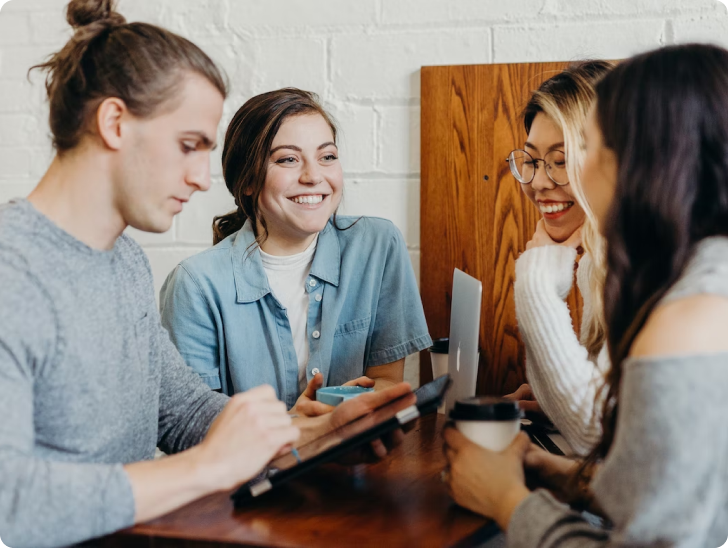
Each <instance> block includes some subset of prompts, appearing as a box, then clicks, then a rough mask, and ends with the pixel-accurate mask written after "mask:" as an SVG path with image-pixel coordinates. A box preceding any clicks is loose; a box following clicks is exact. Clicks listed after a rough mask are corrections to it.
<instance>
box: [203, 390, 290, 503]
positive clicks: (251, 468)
mask: <svg viewBox="0 0 728 548" xmlns="http://www.w3.org/2000/svg"><path fill="white" fill-rule="evenodd" d="M299 435H300V431H299V429H298V428H297V427H296V426H293V425H292V421H291V417H290V415H288V413H287V412H286V405H285V404H284V403H283V402H281V401H278V399H277V398H276V395H275V392H274V391H273V388H271V387H270V386H267V385H266V386H258V387H257V388H253V389H252V390H248V391H247V392H242V393H240V394H235V395H234V396H233V397H232V398H230V401H229V402H228V404H227V405H226V406H225V408H224V409H223V410H222V412H221V413H220V415H219V416H218V417H217V419H215V422H213V423H212V425H211V426H210V430H209V431H208V432H207V435H206V436H205V439H204V440H203V441H202V443H200V445H198V446H197V447H196V448H195V453H196V458H197V463H198V466H199V467H200V469H202V470H203V471H204V474H205V475H206V476H207V479H208V481H209V483H210V486H211V487H212V489H211V491H212V490H224V489H232V488H233V487H237V486H238V485H240V484H242V483H243V482H245V481H248V480H249V479H250V478H252V477H254V476H255V475H256V474H257V473H258V472H259V471H260V470H261V469H262V468H263V467H264V466H265V465H266V464H267V463H268V462H269V461H270V460H271V459H272V458H273V457H274V456H275V455H276V454H278V453H280V452H281V450H283V449H284V448H286V447H292V446H293V443H294V442H295V441H296V440H297V439H298V437H299Z"/></svg>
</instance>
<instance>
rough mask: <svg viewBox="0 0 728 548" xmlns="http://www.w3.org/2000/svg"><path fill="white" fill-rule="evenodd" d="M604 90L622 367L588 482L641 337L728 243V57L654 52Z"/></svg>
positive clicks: (618, 364) (600, 113)
mask: <svg viewBox="0 0 728 548" xmlns="http://www.w3.org/2000/svg"><path fill="white" fill-rule="evenodd" d="M596 90H597V105H596V112H597V122H598V125H599V127H600V129H601V132H602V134H603V138H604V143H605V145H606V147H608V148H609V149H611V150H612V151H614V153H615V155H616V158H617V163H618V174H617V185H616V189H615V195H614V199H613V202H612V206H611V208H610V211H609V213H608V219H607V222H606V226H605V229H604V230H605V236H606V238H607V242H608V248H607V277H606V282H605V287H604V303H605V316H606V322H607V344H608V348H609V354H610V357H611V363H612V366H611V369H610V371H609V373H608V375H607V378H606V383H605V387H604V390H606V397H605V398H604V407H603V410H602V429H603V432H602V439H601V442H600V443H599V444H598V445H597V446H596V447H595V448H594V450H593V451H592V453H591V454H590V455H589V457H588V458H587V460H586V461H585V466H584V468H583V469H582V472H584V473H585V474H587V475H588V472H587V470H588V469H589V468H590V467H592V465H593V464H595V463H596V462H597V461H598V460H600V459H602V458H604V457H605V456H606V455H607V453H608V452H609V449H610V448H611V446H612V443H613V442H614V437H615V431H616V428H617V418H618V414H619V395H620V383H621V380H622V376H623V368H624V362H625V360H626V359H627V357H628V355H629V352H630V348H631V346H632V344H633V342H634V340H635V338H636V337H637V335H638V334H639V332H640V330H641V329H642V328H643V327H644V325H645V322H646V321H647V319H648V318H649V316H650V314H651V313H652V312H653V310H654V309H655V307H656V306H657V305H658V303H659V301H660V299H661V298H662V297H663V296H664V295H665V293H666V292H667V291H668V290H669V288H670V287H671V286H672V285H673V284H674V283H675V282H676V281H677V279H678V278H679V277H680V275H681V273H682V272H683V270H684V269H685V267H686V265H687V263H688V261H689V260H690V257H691V255H692V252H693V250H694V248H695V245H696V244H697V243H698V242H699V241H700V240H702V239H704V238H706V237H709V236H714V235H728V51H726V50H724V49H722V48H718V47H714V46H707V45H697V44H691V45H682V46H672V47H666V48H662V49H659V50H656V51H653V52H649V53H645V54H643V55H639V56H637V57H634V58H632V59H630V60H628V61H625V62H624V63H622V64H620V65H618V66H617V67H616V68H615V69H614V70H613V71H612V72H611V73H610V74H608V75H607V76H606V77H605V78H604V79H603V80H602V81H601V82H600V83H599V84H598V85H597V88H596Z"/></svg>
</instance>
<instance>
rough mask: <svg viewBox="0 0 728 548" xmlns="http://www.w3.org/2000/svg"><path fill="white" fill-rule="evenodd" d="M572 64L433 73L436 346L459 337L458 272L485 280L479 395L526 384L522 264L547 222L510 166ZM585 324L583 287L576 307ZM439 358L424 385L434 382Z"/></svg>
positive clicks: (429, 255)
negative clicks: (541, 99)
mask: <svg viewBox="0 0 728 548" xmlns="http://www.w3.org/2000/svg"><path fill="white" fill-rule="evenodd" d="M565 66H566V64H565V63H524V64H504V65H469V66H449V67H448V66H445V67H423V69H422V76H421V78H422V110H421V112H422V114H421V117H422V119H421V127H422V129H421V136H422V138H421V157H422V160H421V162H422V165H421V168H422V181H421V221H420V227H421V228H420V231H421V275H420V278H421V293H422V300H423V305H424V309H425V316H426V317H427V323H428V326H429V328H430V333H431V334H432V336H433V338H438V337H446V336H447V335H448V333H449V329H450V300H451V297H452V295H451V289H452V272H453V269H454V268H459V269H461V270H463V271H465V272H467V273H468V274H470V275H471V276H474V277H476V278H478V279H480V280H481V281H482V282H483V310H482V315H481V323H480V346H481V353H480V364H479V374H478V385H477V393H478V394H496V395H502V394H505V393H508V392H512V391H513V390H515V389H516V388H517V387H518V386H519V385H520V384H521V383H523V382H526V379H525V370H524V362H525V349H524V347H523V343H522V341H521V339H520V337H519V335H518V326H517V322H516V312H515V302H514V298H513V282H514V279H515V261H516V259H517V258H518V256H519V255H520V254H521V253H522V252H523V251H524V250H525V248H526V242H528V241H529V240H530V239H531V236H532V235H533V232H534V230H535V227H536V223H537V222H538V219H540V214H539V212H538V210H537V209H536V207H535V206H534V205H533V204H532V203H531V202H530V201H529V200H528V199H527V198H526V196H525V195H524V194H523V192H521V189H520V185H519V184H518V183H517V182H516V181H515V179H514V178H513V176H512V175H511V174H510V171H509V170H508V165H507V163H506V162H505V158H506V156H507V155H508V153H509V152H510V151H511V150H513V149H514V148H521V147H522V146H523V143H524V142H525V140H526V134H525V130H524V129H523V123H522V121H521V118H520V113H521V110H522V109H523V107H524V106H525V104H526V102H527V100H528V97H529V95H530V92H531V91H532V90H534V89H536V88H537V87H538V86H539V85H540V84H541V82H543V81H544V80H545V79H547V78H549V77H550V76H551V75H553V74H555V73H557V72H558V71H560V70H562V69H563V67H565ZM568 303H569V307H570V309H571V311H572V319H573V321H574V325H575V326H576V328H577V329H578V327H579V326H580V325H581V300H580V296H579V295H578V292H577V291H576V288H574V290H573V291H572V294H571V295H570V296H569V299H568ZM429 358H430V357H429V353H428V352H423V353H422V355H421V360H420V382H421V383H425V382H427V381H428V380H430V379H431V378H432V368H431V364H430V359H429Z"/></svg>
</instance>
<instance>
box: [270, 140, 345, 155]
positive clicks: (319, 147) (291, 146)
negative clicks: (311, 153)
mask: <svg viewBox="0 0 728 548" xmlns="http://www.w3.org/2000/svg"><path fill="white" fill-rule="evenodd" d="M330 145H334V146H336V143H334V142H333V141H327V142H325V143H323V144H320V145H319V146H318V148H317V149H316V150H321V149H323V148H326V147H327V146H330ZM282 148H288V149H290V150H295V151H297V152H303V149H302V148H301V147H297V146H296V145H280V146H277V147H275V148H272V149H271V151H270V153H271V154H273V153H274V152H276V151H278V150H281V149H282Z"/></svg>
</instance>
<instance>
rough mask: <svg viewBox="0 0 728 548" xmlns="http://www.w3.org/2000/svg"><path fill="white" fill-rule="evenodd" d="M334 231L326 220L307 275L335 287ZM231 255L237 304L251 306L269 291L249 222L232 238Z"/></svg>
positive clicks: (337, 260) (338, 264) (337, 251)
mask: <svg viewBox="0 0 728 548" xmlns="http://www.w3.org/2000/svg"><path fill="white" fill-rule="evenodd" d="M335 230H336V229H335V228H334V226H333V224H332V221H331V220H329V222H328V223H326V227H325V228H324V229H323V230H322V231H321V232H320V233H319V239H318V244H317V246H316V255H314V258H313V264H312V265H311V276H315V277H316V278H318V279H320V280H323V281H325V282H328V283H330V284H332V285H335V286H337V287H338V285H339V273H340V268H341V249H340V246H339V238H338V237H337V236H336V232H335ZM232 255H233V257H232V258H233V278H234V279H235V292H236V294H237V302H239V303H252V302H255V301H258V300H260V299H262V298H263V297H265V296H266V295H267V294H268V293H270V292H271V289H270V285H269V284H268V276H266V274H265V269H264V268H263V261H261V259H260V251H259V249H258V246H257V244H256V243H255V234H254V233H253V224H252V223H251V222H250V220H247V221H245V224H244V225H243V228H241V229H240V231H239V232H238V233H237V234H236V235H235V241H234V243H233V250H232Z"/></svg>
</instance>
